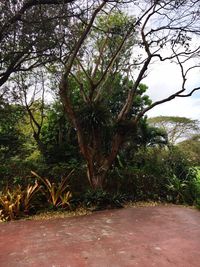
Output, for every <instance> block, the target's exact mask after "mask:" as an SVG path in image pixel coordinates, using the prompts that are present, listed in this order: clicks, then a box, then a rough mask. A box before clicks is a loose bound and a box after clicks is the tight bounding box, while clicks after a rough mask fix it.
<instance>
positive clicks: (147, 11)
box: [4, 0, 200, 188]
mask: <svg viewBox="0 0 200 267" xmlns="http://www.w3.org/2000/svg"><path fill="white" fill-rule="evenodd" d="M37 2H38V1H37ZM40 2H42V1H40ZM50 2H51V1H49V4H50ZM59 3H61V4H62V3H63V1H60V2H59ZM74 3H75V4H77V3H78V5H79V6H78V7H77V5H76V6H75V5H72V7H71V8H72V9H71V14H72V15H70V16H68V20H67V25H66V23H64V24H63V23H62V20H56V18H52V20H53V21H55V20H56V21H59V22H60V24H61V25H63V27H62V29H64V36H69V37H70V38H66V39H65V42H64V43H65V46H61V49H60V50H59V51H62V57H56V60H55V61H56V63H55V64H53V61H51V66H50V68H49V66H47V63H49V62H44V63H43V64H44V65H45V66H47V67H48V69H50V71H51V73H52V74H53V75H55V73H58V74H59V73H60V72H61V71H62V73H63V74H62V77H61V81H60V83H59V95H60V97H61V101H62V103H63V106H64V110H65V113H66V115H67V116H68V118H69V119H70V121H71V123H72V125H73V127H74V129H75V131H76V134H77V139H78V144H79V147H80V151H81V153H82V155H83V157H84V158H85V160H86V162H87V167H88V179H89V181H90V183H91V185H92V186H93V187H94V188H98V187H102V186H103V183H104V181H105V177H106V174H107V172H108V171H109V169H110V168H111V167H112V165H113V163H114V161H115V159H116V156H117V154H118V152H119V150H120V148H121V147H122V145H123V143H124V142H125V140H126V137H127V136H128V134H130V133H131V134H137V125H138V124H139V122H140V120H141V118H142V117H143V116H144V115H145V113H146V112H147V111H148V110H150V109H152V108H153V107H155V106H157V105H160V104H162V103H165V102H167V101H170V100H173V99H174V98H176V97H187V96H190V95H192V94H193V93H194V92H195V91H197V90H199V89H200V87H199V86H196V87H194V88H191V90H190V91H188V88H187V87H188V80H189V75H190V73H192V71H193V70H194V69H196V68H198V67H199V65H198V64H197V63H194V58H198V56H199V52H200V47H199V45H198V42H196V43H195V42H194V41H196V40H197V41H198V39H199V33H200V29H199V22H200V18H199V3H198V1H197V0H179V1H177V0H172V1H171V0H170V1H169V0H157V1H150V0H143V1H140V2H138V1H136V0H132V1H111V0H110V1H109V0H99V1H74ZM39 7H40V8H41V5H39ZM48 7H50V6H48ZM122 9H123V10H126V9H127V10H129V12H128V13H127V15H123V14H121V16H120V12H122V11H121V10H122ZM77 10H78V11H83V12H80V13H79V14H81V15H80V16H75V15H74V12H75V11H76V12H78V11H77ZM65 12H66V15H68V14H69V9H66V10H65ZM47 13H48V12H47ZM24 14H25V13H24ZM130 14H131V17H130ZM21 17H23V16H21ZM13 25H14V24H13ZM69 26H70V27H69ZM33 30H34V31H35V29H34V28H33ZM46 30H47V31H48V29H46ZM28 31H31V28H30V27H29V28H28ZM54 31H55V28H54ZM54 31H52V32H54ZM31 32H32V31H31ZM11 36H13V34H12V33H11ZM22 36H24V35H22ZM61 39H62V38H61ZM62 40H63V39H62ZM36 43H37V41H36ZM50 43H51V42H50ZM57 43H58V44H60V39H58V42H57ZM62 44H63V43H62ZM44 47H45V48H47V47H48V42H46V43H45V45H44ZM47 50H48V49H47ZM55 52H56V53H57V48H56V50H55ZM42 55H43V56H44V60H46V59H47V58H48V57H46V56H45V53H42ZM30 59H31V58H29V59H28V61H26V64H25V65H26V66H31V67H32V66H33V65H32V60H30ZM58 59H59V60H58ZM155 61H159V62H161V63H162V62H169V63H173V64H177V66H178V67H179V69H180V74H181V76H182V85H181V86H180V88H177V89H176V90H175V91H174V93H172V94H171V95H169V96H167V97H166V98H164V99H161V100H159V101H156V102H154V103H148V104H145V105H142V106H141V108H136V105H137V101H138V98H139V96H140V90H141V85H140V84H141V82H142V80H143V78H144V77H145V76H146V75H147V69H148V68H150V66H151V64H153V63H155ZM4 62H7V61H6V59H5V58H4ZM8 63H9V60H8ZM6 64H7V63H6ZM18 70H19V71H20V70H21V68H19V69H18ZM119 74H120V75H122V77H123V79H122V81H124V82H121V84H120V85H119V87H118V89H119V90H120V92H121V94H122V97H121V99H120V101H119V105H118V106H117V108H116V109H115V112H113V113H112V112H111V110H110V109H111V107H110V105H109V99H110V98H112V96H113V95H114V94H115V91H116V87H115V86H113V85H114V83H115V79H116V77H118V75H119ZM130 80H132V81H131V82H130ZM74 90H75V91H74ZM161 90H162V88H161ZM158 94H159V92H158ZM74 95H76V96H78V101H77V99H76V101H74ZM109 113H111V114H112V116H110V114H109ZM85 114H86V115H87V114H88V118H87V119H89V122H91V123H90V124H88V128H87V129H86V127H85V123H83V121H85V122H86V123H87V122H88V120H86V119H85ZM108 114H109V115H108ZM86 117H87V116H86ZM110 118H111V120H112V125H113V128H112V129H113V130H112V132H111V134H109V142H108V146H107V148H106V150H105V149H104V148H103V146H102V140H103V138H104V137H103V135H102V130H105V131H106V130H107V129H106V126H107V125H108V124H110Z"/></svg>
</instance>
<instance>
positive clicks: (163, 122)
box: [148, 116, 199, 145]
mask: <svg viewBox="0 0 200 267" xmlns="http://www.w3.org/2000/svg"><path fill="white" fill-rule="evenodd" d="M148 123H149V124H150V125H153V126H155V127H159V128H162V129H164V130H165V131H166V132H167V134H168V140H169V143H170V144H171V145H175V144H176V143H178V142H181V141H184V140H186V139H190V138H192V136H195V135H196V134H198V133H199V121H197V120H192V119H189V118H185V117H177V116H176V117H175V116H159V117H154V118H149V119H148Z"/></svg>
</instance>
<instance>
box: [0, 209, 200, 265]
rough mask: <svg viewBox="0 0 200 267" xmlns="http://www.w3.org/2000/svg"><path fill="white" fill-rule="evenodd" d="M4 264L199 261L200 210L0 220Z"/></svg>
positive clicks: (0, 255)
mask: <svg viewBox="0 0 200 267" xmlns="http://www.w3.org/2000/svg"><path fill="white" fill-rule="evenodd" d="M0 266H1V267H25V266H26V267H129V266H130V267H132V266H137V267H151V266H156V267H167V266H170V267H173V266H176V267H190V266H191V267H199V266H200V212H199V211H197V210H193V209H190V208H184V207H180V206H157V207H141V208H127V209H120V210H109V211H103V212H97V213H94V214H92V215H89V216H83V217H73V218H66V219H54V220H48V221H17V222H11V223H5V224H0Z"/></svg>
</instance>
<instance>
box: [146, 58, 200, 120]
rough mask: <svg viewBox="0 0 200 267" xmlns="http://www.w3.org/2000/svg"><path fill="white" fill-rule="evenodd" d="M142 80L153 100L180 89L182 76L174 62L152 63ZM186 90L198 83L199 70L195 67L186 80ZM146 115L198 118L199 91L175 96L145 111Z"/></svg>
mask: <svg viewBox="0 0 200 267" xmlns="http://www.w3.org/2000/svg"><path fill="white" fill-rule="evenodd" d="M143 82H144V83H145V84H146V85H147V86H148V87H149V89H148V93H147V94H148V95H149V96H150V98H151V99H152V100H153V101H156V100H160V99H163V98H165V97H167V96H169V95H170V94H172V93H174V92H176V91H178V90H180V88H181V83H182V77H181V75H180V70H179V69H178V67H177V66H176V65H174V64H169V63H162V64H154V65H152V67H151V68H150V70H149V72H148V74H147V77H146V78H145V79H144V80H143ZM186 85H187V88H188V90H190V89H192V88H194V87H196V86H198V85H200V70H199V69H196V70H195V71H193V73H191V75H190V76H189V77H188V80H187V84H186ZM147 115H148V117H155V116H180V117H187V118H191V119H198V120H200V91H197V92H195V93H194V94H193V95H192V96H190V97H184V98H176V99H174V100H171V101H170V102H167V103H164V104H161V105H159V106H157V107H155V108H153V109H152V110H150V111H149V112H148V113H147Z"/></svg>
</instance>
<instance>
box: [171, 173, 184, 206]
mask: <svg viewBox="0 0 200 267" xmlns="http://www.w3.org/2000/svg"><path fill="white" fill-rule="evenodd" d="M166 186H167V189H168V190H169V195H168V199H169V201H172V202H175V203H176V204H179V203H183V202H184V201H185V196H184V193H185V190H186V188H187V186H188V185H187V181H181V180H180V179H179V178H178V177H177V176H176V175H173V176H172V177H170V178H169V179H168V184H167V185H166Z"/></svg>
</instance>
